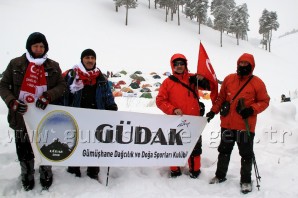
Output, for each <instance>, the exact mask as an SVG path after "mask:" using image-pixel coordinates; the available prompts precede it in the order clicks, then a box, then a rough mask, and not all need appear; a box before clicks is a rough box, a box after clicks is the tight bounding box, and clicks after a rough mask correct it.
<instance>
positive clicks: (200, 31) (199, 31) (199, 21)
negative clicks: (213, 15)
mask: <svg viewBox="0 0 298 198" xmlns="http://www.w3.org/2000/svg"><path fill="white" fill-rule="evenodd" d="M199 34H201V21H199Z"/></svg>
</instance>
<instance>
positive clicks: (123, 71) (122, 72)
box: [119, 70, 127, 75]
mask: <svg viewBox="0 0 298 198" xmlns="http://www.w3.org/2000/svg"><path fill="white" fill-rule="evenodd" d="M119 73H120V74H123V75H126V74H127V72H126V71H125V70H122V71H121V72H119Z"/></svg>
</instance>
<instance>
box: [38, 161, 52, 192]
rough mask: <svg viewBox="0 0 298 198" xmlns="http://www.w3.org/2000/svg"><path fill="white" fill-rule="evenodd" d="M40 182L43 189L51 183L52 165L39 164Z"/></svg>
mask: <svg viewBox="0 0 298 198" xmlns="http://www.w3.org/2000/svg"><path fill="white" fill-rule="evenodd" d="M39 173H40V184H41V186H42V188H43V189H44V190H48V189H49V188H50V187H51V185H52V183H53V173H52V166H40V167H39Z"/></svg>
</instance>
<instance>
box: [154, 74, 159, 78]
mask: <svg viewBox="0 0 298 198" xmlns="http://www.w3.org/2000/svg"><path fill="white" fill-rule="evenodd" d="M152 77H153V78H154V79H160V76H159V75H157V74H155V75H154V76H152Z"/></svg>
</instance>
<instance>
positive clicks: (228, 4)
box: [211, 0, 235, 47]
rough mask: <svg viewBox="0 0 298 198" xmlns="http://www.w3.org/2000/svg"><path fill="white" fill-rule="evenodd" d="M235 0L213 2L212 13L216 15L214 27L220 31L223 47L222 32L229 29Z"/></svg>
mask: <svg viewBox="0 0 298 198" xmlns="http://www.w3.org/2000/svg"><path fill="white" fill-rule="evenodd" d="M234 7H235V1H234V0H213V1H212V2H211V14H212V15H213V16H214V28H215V29H216V30H219V31H220V46H221V47H222V33H223V32H224V31H225V30H228V27H229V23H230V18H231V13H232V9H233V8H234Z"/></svg>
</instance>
